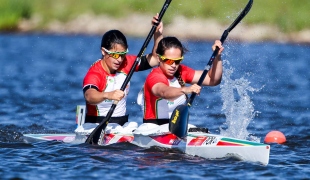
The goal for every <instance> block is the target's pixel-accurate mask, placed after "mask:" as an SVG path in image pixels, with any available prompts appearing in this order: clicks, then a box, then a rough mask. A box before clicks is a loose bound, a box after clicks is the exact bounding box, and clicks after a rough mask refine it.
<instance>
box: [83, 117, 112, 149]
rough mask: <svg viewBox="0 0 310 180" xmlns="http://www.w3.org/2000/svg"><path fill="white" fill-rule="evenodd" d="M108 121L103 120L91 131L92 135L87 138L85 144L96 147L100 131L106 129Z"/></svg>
mask: <svg viewBox="0 0 310 180" xmlns="http://www.w3.org/2000/svg"><path fill="white" fill-rule="evenodd" d="M108 123H109V121H107V120H106V119H104V120H103V121H102V122H101V123H100V124H99V125H98V126H97V127H96V128H95V129H94V130H93V131H92V133H91V134H90V135H89V136H88V137H87V139H86V141H85V143H88V144H93V145H98V141H99V139H100V135H101V133H102V131H104V130H105V128H106V127H107V125H108Z"/></svg>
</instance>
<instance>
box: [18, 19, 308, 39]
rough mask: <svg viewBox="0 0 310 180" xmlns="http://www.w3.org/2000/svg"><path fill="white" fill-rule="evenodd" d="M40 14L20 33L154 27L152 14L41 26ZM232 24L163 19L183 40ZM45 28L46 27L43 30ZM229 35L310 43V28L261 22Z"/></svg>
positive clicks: (217, 33) (135, 32)
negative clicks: (285, 29) (284, 29)
mask: <svg viewBox="0 0 310 180" xmlns="http://www.w3.org/2000/svg"><path fill="white" fill-rule="evenodd" d="M39 24H40V17H36V16H35V17H33V18H32V19H30V20H22V21H21V22H20V23H19V25H18V32H23V33H27V32H42V33H54V34H91V35H102V34H103V33H104V32H106V31H108V30H111V29H118V30H120V31H122V32H123V33H124V34H125V35H126V36H136V37H144V36H145V35H147V34H148V33H149V31H150V29H151V22H150V16H146V15H141V14H132V15H130V16H127V17H125V18H119V19H115V18H112V17H109V16H107V15H100V16H95V15H92V14H82V15H80V16H78V17H77V18H75V19H73V20H71V21H69V22H65V23H63V22H59V21H52V22H50V23H48V24H47V25H46V26H44V27H43V28H41V29H39V28H38V25H39ZM229 25H230V24H228V25H227V24H225V25H223V24H220V23H218V22H217V21H216V20H214V19H198V18H195V19H187V18H185V17H183V16H178V17H175V18H173V19H172V21H171V22H167V23H166V22H164V36H176V37H178V38H180V39H190V40H203V41H204V40H207V41H209V40H215V39H219V38H220V37H221V35H222V33H223V31H224V30H225V29H226V28H227V27H228V26H229ZM42 29H43V30H42ZM229 38H230V39H233V40H237V41H244V42H263V41H274V42H278V43H295V44H310V30H303V31H300V32H292V33H283V32H281V31H280V30H279V29H278V28H277V27H274V26H269V25H264V24H259V25H246V24H243V23H242V22H241V23H239V24H238V25H237V26H236V27H235V28H234V29H233V30H232V31H231V32H230V34H229Z"/></svg>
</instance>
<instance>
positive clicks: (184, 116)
mask: <svg viewBox="0 0 310 180" xmlns="http://www.w3.org/2000/svg"><path fill="white" fill-rule="evenodd" d="M252 4H253V0H249V2H248V4H247V5H246V6H245V8H244V9H243V11H242V12H241V13H240V14H239V16H238V17H237V18H236V19H235V21H234V22H233V23H232V24H231V25H230V26H229V27H228V28H227V29H226V30H225V31H224V32H223V34H222V37H221V42H222V44H223V43H224V41H225V40H226V38H227V36H228V34H229V32H230V31H231V30H233V29H234V27H235V26H236V25H237V24H238V23H239V22H240V21H241V20H242V19H243V18H244V17H245V16H246V15H247V13H248V12H249V11H250V9H251V7H252ZM218 52H219V47H216V49H215V51H214V52H213V54H212V56H211V58H210V60H209V62H208V64H207V66H206V68H205V70H204V71H203V73H202V75H201V76H200V79H199V81H198V83H197V84H198V85H199V86H201V84H202V82H203V81H204V79H205V77H206V75H207V73H208V71H209V70H210V69H211V65H212V63H213V61H214V59H215V57H216V55H217V54H218ZM195 97H196V93H192V94H191V96H190V98H189V99H188V100H187V102H186V105H179V106H177V107H176V108H175V109H174V111H173V113H172V115H171V118H170V121H169V131H170V132H171V133H173V134H175V135H176V136H177V137H179V138H185V137H186V135H187V127H188V118H189V107H190V106H191V105H192V103H193V101H194V98H195Z"/></svg>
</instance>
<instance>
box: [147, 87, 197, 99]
mask: <svg viewBox="0 0 310 180" xmlns="http://www.w3.org/2000/svg"><path fill="white" fill-rule="evenodd" d="M200 90H201V87H200V86H198V85H197V84H193V85H191V86H188V87H185V86H184V87H181V88H177V87H170V86H167V85H166V84H164V83H157V84H155V85H154V86H153V87H152V93H153V94H154V95H155V96H157V97H161V98H163V99H170V100H173V99H176V98H178V97H180V96H181V95H183V94H190V93H192V92H195V93H197V94H199V93H200Z"/></svg>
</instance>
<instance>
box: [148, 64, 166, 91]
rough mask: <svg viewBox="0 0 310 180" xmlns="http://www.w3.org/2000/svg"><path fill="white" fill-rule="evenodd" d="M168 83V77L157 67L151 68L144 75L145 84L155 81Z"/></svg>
mask: <svg viewBox="0 0 310 180" xmlns="http://www.w3.org/2000/svg"><path fill="white" fill-rule="evenodd" d="M159 82H162V83H165V84H168V78H167V77H166V76H165V75H164V74H163V72H162V71H161V69H160V68H159V67H157V68H154V69H152V71H151V72H150V74H149V75H148V76H147V77H146V80H145V84H146V85H147V86H151V87H152V86H153V85H154V84H156V83H159Z"/></svg>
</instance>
